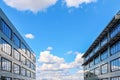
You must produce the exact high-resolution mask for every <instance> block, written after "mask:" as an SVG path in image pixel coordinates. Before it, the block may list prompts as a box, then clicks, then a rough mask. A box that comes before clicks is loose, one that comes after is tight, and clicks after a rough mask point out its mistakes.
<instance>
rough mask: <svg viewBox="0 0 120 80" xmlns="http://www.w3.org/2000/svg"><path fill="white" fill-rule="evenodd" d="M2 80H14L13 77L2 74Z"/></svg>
mask: <svg viewBox="0 0 120 80" xmlns="http://www.w3.org/2000/svg"><path fill="white" fill-rule="evenodd" d="M1 80H12V78H10V77H5V76H2V77H1Z"/></svg>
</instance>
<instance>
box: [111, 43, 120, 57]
mask: <svg viewBox="0 0 120 80" xmlns="http://www.w3.org/2000/svg"><path fill="white" fill-rule="evenodd" d="M110 50H111V55H114V54H115V53H117V52H118V51H120V41H117V42H116V43H115V44H113V45H112V46H111V49H110Z"/></svg>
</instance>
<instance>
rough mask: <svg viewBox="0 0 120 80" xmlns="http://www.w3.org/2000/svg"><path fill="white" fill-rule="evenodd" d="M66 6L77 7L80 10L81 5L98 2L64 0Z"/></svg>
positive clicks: (91, 0)
mask: <svg viewBox="0 0 120 80" xmlns="http://www.w3.org/2000/svg"><path fill="white" fill-rule="evenodd" d="M64 2H65V4H66V6H67V7H75V8H79V7H80V5H81V4H83V3H86V4H88V3H91V2H96V0H64Z"/></svg>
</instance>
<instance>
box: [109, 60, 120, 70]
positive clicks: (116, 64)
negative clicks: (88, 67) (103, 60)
mask: <svg viewBox="0 0 120 80" xmlns="http://www.w3.org/2000/svg"><path fill="white" fill-rule="evenodd" d="M110 65H111V71H117V70H119V69H120V58H118V59H115V60H112V61H111V64H110Z"/></svg>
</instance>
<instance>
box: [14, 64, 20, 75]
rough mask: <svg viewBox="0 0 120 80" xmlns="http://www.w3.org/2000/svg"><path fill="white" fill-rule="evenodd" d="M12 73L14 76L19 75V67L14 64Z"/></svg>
mask: <svg viewBox="0 0 120 80" xmlns="http://www.w3.org/2000/svg"><path fill="white" fill-rule="evenodd" d="M13 72H14V73H16V74H19V73H20V66H19V65H17V64H14V65H13Z"/></svg>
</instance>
